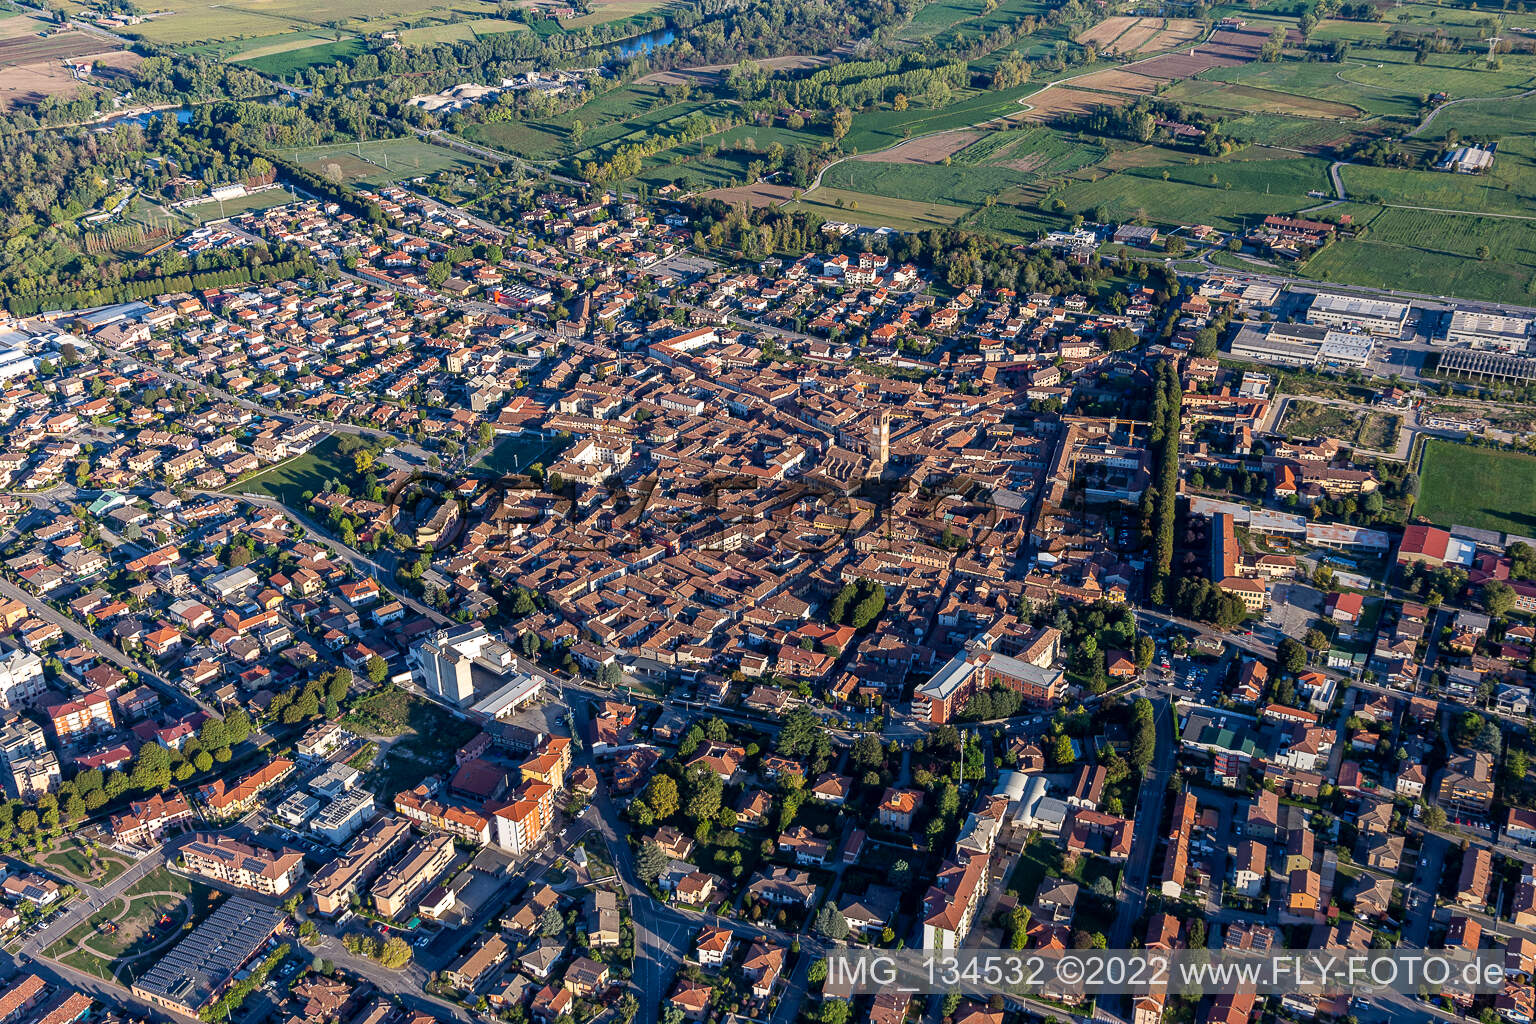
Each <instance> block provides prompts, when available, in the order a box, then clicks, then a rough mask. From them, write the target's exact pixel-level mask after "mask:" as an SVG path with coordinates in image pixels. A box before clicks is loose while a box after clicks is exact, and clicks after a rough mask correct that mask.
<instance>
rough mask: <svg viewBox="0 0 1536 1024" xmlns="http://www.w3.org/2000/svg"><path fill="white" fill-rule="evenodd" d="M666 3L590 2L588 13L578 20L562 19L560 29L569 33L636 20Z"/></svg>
mask: <svg viewBox="0 0 1536 1024" xmlns="http://www.w3.org/2000/svg"><path fill="white" fill-rule="evenodd" d="M666 2H667V0H591V3H590V4H589V6H590V7H591V12H590V13H588V14H583V15H582V16H581V17H579V18H565V19H562V20H561V22H560V27H561V28H563V29H566V30H568V31H569V30H576V29H583V28H591V27H592V26H594V25H606V24H608V23H609V22H611V21H623V20H624V19H625V18H638V17H640V16H641V15H644V14H650V13H651V12H653V11H655V10H656V9H657V8H659V7H661V6H663V5H664V4H665V3H666Z"/></svg>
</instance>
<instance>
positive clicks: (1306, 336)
mask: <svg viewBox="0 0 1536 1024" xmlns="http://www.w3.org/2000/svg"><path fill="white" fill-rule="evenodd" d="M1327 336H1328V330H1327V328H1324V327H1311V326H1308V325H1306V324H1267V325H1260V324H1244V325H1243V326H1242V327H1241V328H1240V329H1239V330H1238V332H1237V334H1236V335H1235V336H1233V338H1232V344H1231V346H1230V350H1231V352H1232V357H1233V358H1234V359H1251V360H1253V361H1255V362H1261V363H1272V364H1274V365H1276V366H1314V365H1316V363H1317V354H1318V352H1320V351H1321V350H1322V347H1323V339H1324V338H1326V337H1327Z"/></svg>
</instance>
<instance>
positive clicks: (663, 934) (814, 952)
mask: <svg viewBox="0 0 1536 1024" xmlns="http://www.w3.org/2000/svg"><path fill="white" fill-rule="evenodd" d="M572 714H573V716H575V718H574V720H575V721H576V722H577V723H578V729H581V730H585V728H586V721H587V707H586V704H585V703H584V702H583V703H582V704H580V706H579V707H573V709H572ZM577 760H578V761H580V762H583V763H585V764H587V765H589V766H590V765H591V764H592V758H591V755H590V754H589V753H588V752H587V751H586V748H585V747H583V748H582V753H581V754H580V755H579V756H578V758H577ZM591 806H592V809H593V810H594V811H595V812H596V815H595V817H596V821H595V822H592V823H591V824H592V828H593V830H594V831H596V832H597V833H598V834H600V835H601V836H602V837H603V840H604V841H605V842H606V843H607V845H608V852H609V856H610V857H611V858H612V860H613V863H614V867H615V869H616V870H617V871H618V874H619V880H620V882H621V883H622V884H623V887H624V892H625V895H626V896H627V897H628V898H629V906H630V917H631V919H632V920H633V922H634V928H635V964H634V977H633V979H632V980H633V981H634V983H635V985H636V987H637V988H638V989H639V990H640V996H641V998H640V1010H639V1013H638V1014H636V1017H635V1020H636V1022H637V1024H657V1019H658V1014H659V1007H660V1004H661V999H662V997H663V996H664V995H665V994H666V993H667V992H668V991H670V989H671V985H672V978H673V975H675V974H676V972H677V969H678V968H679V967H680V966H681V965H682V963H683V961H684V959H685V958H686V957H687V956H688V954H689V953H690V952H691V951H692V946H693V939H694V937H695V936H696V935H697V934H698V931H699V929H701V928H702V927H704V925H706V924H711V925H716V926H718V927H722V928H729V929H731V930H732V931H734V932H735V933H736V934H737V936H738V937H739V938H741V939H742V940H744V941H752V940H754V939H758V938H763V939H767V940H769V941H772V942H775V943H777V944H779V945H781V946H783V947H784V948H785V950H786V952H787V951H788V949H789V947H790V945H791V944H792V943H793V942H795V941H797V940H798V941H799V942H800V955H799V959H798V960H797V961H796V963H795V965H794V967H793V968H792V969H791V970H790V973H789V977H788V981H787V983H785V982H781V992H780V996H779V1003H778V1005H777V1006H776V1007H775V1009H774V1013H773V1016H772V1018H771V1019H770V1020H769V1021H768V1022H767V1024H792V1022H793V1021H794V1020H795V1019H796V1018H797V1017H798V1016H799V1012H800V1004H801V1002H802V1001H803V999H804V997H805V991H806V976H807V974H808V972H809V971H810V965H811V964H812V963H813V962H814V961H816V960H817V959H819V958H821V957H822V956H824V955H825V953H826V947H825V946H824V945H823V944H822V942H821V941H820V940H819V939H818V938H817V937H816V936H815V935H812V934H809V933H808V932H801V933H800V934H797V935H791V934H789V933H786V932H783V931H781V930H779V929H776V928H769V927H764V926H762V925H758V924H753V923H751V922H747V921H741V920H737V919H735V918H726V917H720V916H718V915H714V914H701V913H698V912H695V911H691V910H684V909H682V908H680V907H674V906H671V905H670V904H665V903H660V902H658V901H657V900H656V899H655V898H653V897H652V896H651V894H650V891H649V890H648V889H647V887H646V886H645V883H644V882H642V881H641V879H640V874H639V871H638V870H637V869H636V867H635V859H634V853H633V851H632V850H631V849H630V843H629V826H628V825H627V824H626V823H625V822H624V820H623V818H621V817H620V816H619V813H618V810H617V809H616V808H615V807H614V806H613V802H612V801H611V800H610V799H609V798H608V793H607V790H606V789H599V790H598V792H597V795H596V796H595V797H594V798H593V800H592V804H591ZM589 815H590V812H589Z"/></svg>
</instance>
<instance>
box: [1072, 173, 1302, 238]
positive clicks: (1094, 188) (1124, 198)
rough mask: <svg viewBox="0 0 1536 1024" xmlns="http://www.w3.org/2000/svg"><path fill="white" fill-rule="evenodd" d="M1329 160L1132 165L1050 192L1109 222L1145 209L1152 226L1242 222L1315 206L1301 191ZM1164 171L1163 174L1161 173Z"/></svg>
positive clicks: (1077, 210) (1234, 224)
mask: <svg viewBox="0 0 1536 1024" xmlns="http://www.w3.org/2000/svg"><path fill="white" fill-rule="evenodd" d="M1327 167H1328V165H1327V161H1324V160H1320V159H1315V158H1312V157H1303V156H1292V157H1290V158H1288V159H1281V158H1276V159H1255V160H1242V159H1237V160H1231V159H1229V160H1221V161H1218V160H1208V161H1202V162H1200V163H1198V164H1195V163H1190V162H1188V159H1187V158H1186V160H1185V162H1183V163H1169V164H1160V165H1158V164H1154V165H1152V166H1142V167H1131V168H1127V169H1126V170H1124V171H1121V172H1118V173H1115V174H1111V175H1108V176H1106V177H1103V178H1099V179H1098V180H1097V181H1088V182H1078V183H1076V184H1073V185H1070V186H1068V187H1067V188H1065V189H1062V190H1061V191H1060V192H1058V193H1056V195H1055V198H1057V199H1060V200H1061V201H1062V202H1063V203H1064V204H1065V205H1066V208H1067V211H1068V212H1071V213H1083V214H1084V215H1085V216H1088V215H1091V213H1092V211H1094V210H1102V211H1105V212H1107V213H1108V214H1109V217H1108V219H1109V220H1112V221H1119V220H1129V219H1131V218H1133V217H1135V216H1137V215H1138V214H1143V213H1144V214H1145V215H1146V216H1147V218H1148V219H1149V220H1151V221H1152V222H1153V223H1156V224H1165V225H1167V224H1209V225H1212V226H1214V227H1221V228H1226V229H1233V228H1242V227H1243V226H1244V225H1245V224H1252V223H1253V222H1254V221H1255V220H1257V219H1261V218H1263V217H1265V216H1267V215H1268V214H1272V213H1293V212H1295V211H1296V210H1299V209H1301V208H1303V207H1306V206H1309V205H1314V204H1315V203H1316V200H1314V199H1310V198H1308V197H1307V192H1308V191H1312V190H1318V189H1325V188H1327V187H1328V175H1327ZM1164 174H1167V176H1168V177H1167V179H1166V180H1164V178H1163V175H1164Z"/></svg>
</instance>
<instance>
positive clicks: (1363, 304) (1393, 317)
mask: <svg viewBox="0 0 1536 1024" xmlns="http://www.w3.org/2000/svg"><path fill="white" fill-rule="evenodd" d="M1307 323H1309V324H1317V325H1320V326H1323V327H1342V328H1345V329H1346V330H1356V331H1364V332H1366V333H1367V334H1379V335H1383V336H1385V337H1392V338H1396V337H1398V336H1400V335H1401V334H1402V333H1403V327H1404V326H1405V325H1406V324H1407V323H1408V304H1407V303H1406V302H1388V301H1387V300H1385V299H1366V298H1361V297H1360V296H1358V295H1336V294H1334V293H1332V292H1318V293H1317V294H1316V295H1314V296H1312V304H1311V305H1310V306H1308V307H1307Z"/></svg>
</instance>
